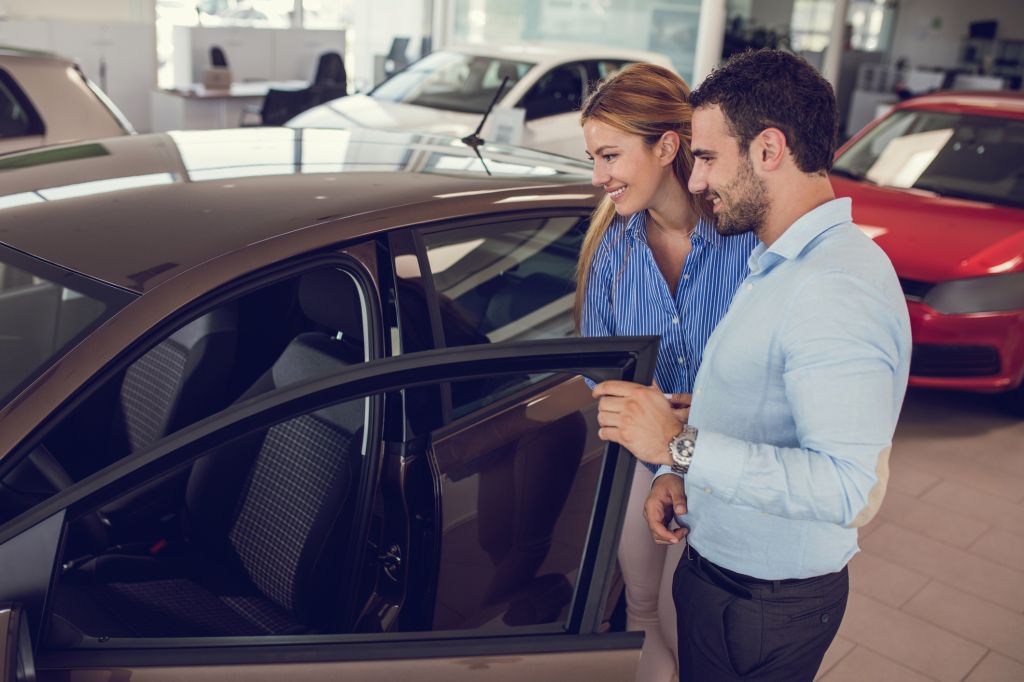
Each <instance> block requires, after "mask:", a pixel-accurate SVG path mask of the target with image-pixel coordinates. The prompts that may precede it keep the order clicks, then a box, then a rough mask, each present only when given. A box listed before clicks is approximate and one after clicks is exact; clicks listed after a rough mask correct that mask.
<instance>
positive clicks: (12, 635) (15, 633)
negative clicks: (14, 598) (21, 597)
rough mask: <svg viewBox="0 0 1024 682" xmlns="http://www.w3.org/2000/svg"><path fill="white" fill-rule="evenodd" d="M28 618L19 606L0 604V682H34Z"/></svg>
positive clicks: (34, 671)
mask: <svg viewBox="0 0 1024 682" xmlns="http://www.w3.org/2000/svg"><path fill="white" fill-rule="evenodd" d="M35 680H36V667H35V659H34V658H33V656H32V638H31V636H30V635H29V630H28V617H27V616H26V614H25V610H24V609H23V608H22V606H21V605H20V604H0V682H35Z"/></svg>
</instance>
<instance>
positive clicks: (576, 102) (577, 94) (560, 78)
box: [519, 63, 586, 119]
mask: <svg viewBox="0 0 1024 682" xmlns="http://www.w3.org/2000/svg"><path fill="white" fill-rule="evenodd" d="M585 82H586V78H585V72H584V70H583V65H582V64H578V63H577V64H565V65H563V66H557V67H555V68H553V69H551V71H549V72H547V73H546V74H544V75H543V76H541V78H540V80H538V81H537V84H536V85H534V86H533V87H532V88H530V91H529V92H527V93H526V94H525V95H524V96H523V99H522V101H521V102H520V103H519V106H521V107H523V108H524V109H526V118H527V119H535V118H543V117H544V116H554V115H556V114H566V113H569V112H572V111H577V110H578V109H579V108H580V104H581V102H582V100H583V84H584V83H585Z"/></svg>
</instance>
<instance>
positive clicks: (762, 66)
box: [690, 49, 839, 173]
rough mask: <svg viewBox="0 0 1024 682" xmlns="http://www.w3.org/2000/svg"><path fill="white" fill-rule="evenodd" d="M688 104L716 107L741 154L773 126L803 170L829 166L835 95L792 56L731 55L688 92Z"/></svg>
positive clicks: (822, 169)
mask: <svg viewBox="0 0 1024 682" xmlns="http://www.w3.org/2000/svg"><path fill="white" fill-rule="evenodd" d="M690 105H691V106H692V107H693V108H694V110H696V109H699V108H701V107H708V106H714V105H717V106H718V107H720V108H721V110H722V113H723V115H724V116H725V120H726V122H727V124H728V126H729V129H730V131H731V132H732V134H733V136H735V137H736V138H737V139H738V140H739V144H740V149H741V150H743V151H744V152H745V151H746V150H747V149H749V148H750V142H751V141H752V140H753V139H754V138H755V137H757V136H758V135H759V134H760V133H761V131H762V130H764V129H765V128H778V129H779V130H781V131H782V133H783V134H784V135H785V136H786V144H787V145H789V148H790V151H792V152H793V158H794V159H795V160H796V165H797V167H799V168H800V170H802V171H803V172H804V173H826V172H828V171H829V170H830V169H831V168H832V156H833V154H834V153H835V151H836V141H837V139H838V137H837V136H838V132H839V117H838V116H837V114H836V96H835V93H834V92H833V91H832V86H831V85H829V82H828V81H826V80H825V79H824V78H823V77H822V76H821V74H819V73H818V71H817V70H816V69H815V68H814V67H813V66H811V65H810V64H809V63H808V62H807V61H806V60H804V59H801V58H800V57H797V56H796V55H792V54H789V53H788V52H782V51H781V50H768V49H764V50H747V51H746V52H741V53H739V54H736V55H733V56H732V57H731V58H730V59H729V60H728V61H726V62H725V63H724V64H722V65H721V66H719V67H718V68H717V69H715V70H714V71H712V72H711V75H710V76H708V77H707V80H705V81H704V82H703V83H701V85H700V87H699V88H697V89H696V90H694V91H693V92H692V93H690Z"/></svg>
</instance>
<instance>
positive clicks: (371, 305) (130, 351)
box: [0, 240, 383, 537]
mask: <svg viewBox="0 0 1024 682" xmlns="http://www.w3.org/2000/svg"><path fill="white" fill-rule="evenodd" d="M363 241H365V240H360V242H356V243H354V244H352V245H351V246H356V245H358V244H361V243H362V242H363ZM348 246H350V245H345V246H341V247H336V248H332V249H331V250H330V251H327V252H321V253H317V254H312V255H310V254H306V255H304V256H302V257H300V258H298V259H292V260H289V261H285V262H283V263H278V264H274V265H271V266H270V267H267V268H263V269H260V270H258V271H256V272H251V273H247V274H246V275H243V276H241V277H239V278H237V279H235V280H233V281H231V282H228V283H227V284H224V285H222V286H220V287H218V288H217V289H216V290H214V291H211V292H207V293H205V294H203V295H202V296H200V297H199V298H197V299H196V300H194V301H192V302H190V303H189V304H187V305H185V306H183V307H182V308H180V309H178V310H177V311H175V312H174V313H172V314H171V315H169V316H168V317H166V318H164V319H163V320H161V321H160V322H159V323H158V324H156V325H154V326H153V327H152V328H150V329H149V330H147V331H146V332H145V333H144V334H143V335H142V336H140V337H138V338H136V339H134V340H133V341H132V342H131V343H130V344H129V345H128V346H126V348H125V350H124V351H123V352H122V353H121V354H120V355H119V356H117V357H116V358H115V359H114V360H113V361H111V362H110V363H108V364H107V365H106V366H105V367H103V368H102V369H100V370H99V371H98V372H96V373H95V374H94V375H93V376H91V377H89V378H88V379H87V380H85V381H84V382H82V384H81V385H80V386H79V387H78V388H77V389H76V390H75V392H74V393H73V394H72V395H71V396H70V397H69V398H68V399H67V400H66V401H65V402H64V403H63V404H62V405H60V406H59V407H58V408H56V409H55V410H53V411H52V412H51V413H50V414H49V415H47V418H46V420H45V421H44V422H43V423H42V424H41V425H40V426H39V427H38V428H36V430H35V431H33V432H32V433H31V434H30V435H29V436H28V437H27V438H25V439H24V440H22V442H21V443H19V444H18V445H17V446H15V447H14V448H12V449H11V450H10V452H9V453H8V455H7V456H5V457H3V459H0V480H2V479H3V477H4V476H6V475H7V474H8V473H10V472H11V471H12V470H13V469H14V468H15V467H16V466H18V464H20V463H21V461H22V460H23V459H25V458H26V457H27V456H28V455H29V454H30V453H31V452H32V451H33V449H34V448H36V447H37V446H38V445H39V444H40V443H41V442H42V441H43V440H44V439H45V438H46V436H47V435H48V434H49V433H50V431H51V430H52V429H54V428H56V427H57V426H58V425H59V424H60V423H62V422H63V420H64V419H66V418H67V417H68V416H69V415H71V414H72V413H73V412H74V411H75V410H76V409H77V408H78V407H79V406H80V405H81V404H82V403H83V402H84V401H85V400H87V399H88V398H89V397H90V396H91V395H92V394H93V393H95V392H96V391H97V390H99V389H100V388H102V387H103V386H104V385H105V384H106V383H107V382H108V381H110V379H111V378H113V377H114V376H116V374H117V373H118V372H121V371H124V370H125V369H127V368H128V367H129V366H130V365H131V364H132V363H133V362H135V361H136V360H138V359H139V358H141V357H142V356H143V355H145V354H146V353H147V352H149V351H150V350H151V349H152V348H153V347H155V346H156V345H158V344H159V343H161V342H162V341H163V340H164V339H166V338H168V336H170V335H171V334H172V333H174V332H175V331H176V330H177V329H179V328H181V327H182V326H183V325H185V324H188V323H189V322H190V321H192V320H194V319H196V318H198V317H199V316H201V315H204V314H206V313H208V312H210V311H212V310H214V309H215V308H217V307H218V306H221V305H223V304H225V303H228V302H230V301H233V300H237V299H238V298H241V297H243V296H245V295H246V294H248V293H251V292H253V291H256V290H258V289H260V288H263V287H266V286H270V285H272V284H275V283H278V282H283V281H286V280H288V279H290V278H293V277H297V276H299V275H301V274H303V273H305V272H311V271H313V270H317V269H321V268H329V267H335V268H338V269H340V270H342V271H344V272H346V273H348V274H349V275H351V276H352V277H354V278H355V280H356V282H357V284H358V286H359V287H360V289H361V290H362V292H363V294H364V299H365V301H366V302H367V308H366V310H365V311H364V314H365V326H366V339H365V340H364V346H365V349H366V351H368V352H369V357H370V359H374V358H379V357H381V355H382V354H383V341H382V331H381V324H382V322H381V319H382V316H381V310H380V302H379V285H378V283H377V282H376V273H370V272H369V270H368V269H367V268H366V266H365V265H364V264H363V263H362V262H361V261H360V260H358V259H357V258H355V257H354V256H352V255H349V254H347V253H345V250H344V249H345V248H348ZM133 300H134V297H133ZM115 464H116V463H115ZM108 468H109V467H108ZM58 494H59V493H58ZM44 504H45V503H44ZM29 512H31V510H29ZM29 512H26V513H29ZM19 518H21V517H20V516H19V517H15V518H13V519H11V521H9V522H8V523H7V524H3V525H0V537H2V536H3V535H2V533H3V531H4V530H5V529H6V528H7V526H8V525H10V524H13V523H15V522H16V521H17V520H18V519H19Z"/></svg>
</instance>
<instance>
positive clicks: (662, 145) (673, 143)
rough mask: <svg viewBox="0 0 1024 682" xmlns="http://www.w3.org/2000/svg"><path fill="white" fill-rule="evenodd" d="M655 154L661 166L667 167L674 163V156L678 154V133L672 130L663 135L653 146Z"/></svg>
mask: <svg viewBox="0 0 1024 682" xmlns="http://www.w3.org/2000/svg"><path fill="white" fill-rule="evenodd" d="M655 153H656V154H657V156H658V161H660V162H661V165H662V166H667V165H668V164H670V163H672V162H673V161H675V158H676V154H678V153H679V133H677V132H676V131H674V130H669V131H667V132H665V133H663V134H662V136H661V139H660V140H658V144H656V145H655Z"/></svg>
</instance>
